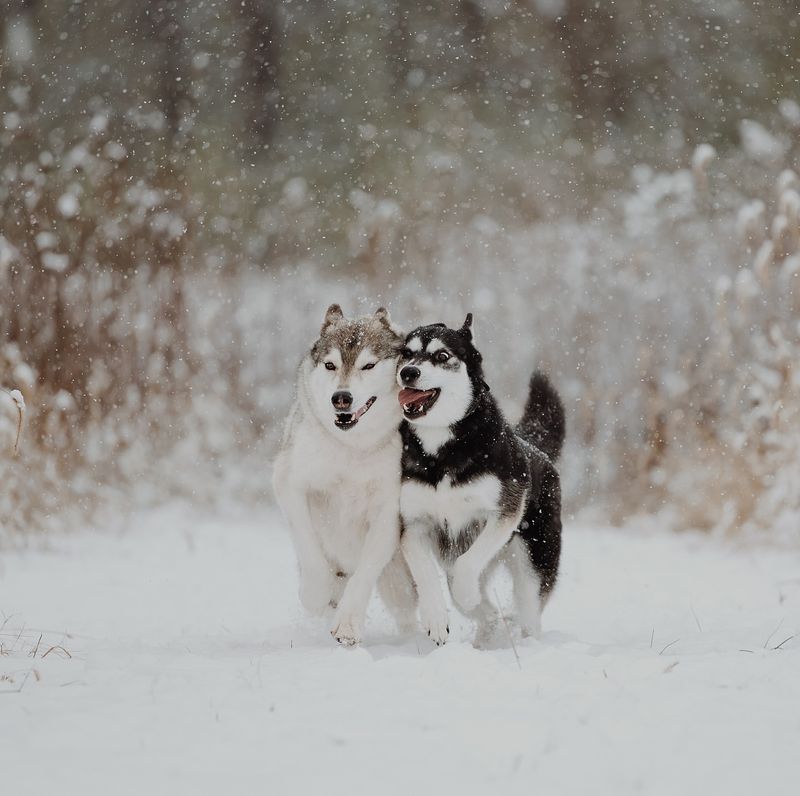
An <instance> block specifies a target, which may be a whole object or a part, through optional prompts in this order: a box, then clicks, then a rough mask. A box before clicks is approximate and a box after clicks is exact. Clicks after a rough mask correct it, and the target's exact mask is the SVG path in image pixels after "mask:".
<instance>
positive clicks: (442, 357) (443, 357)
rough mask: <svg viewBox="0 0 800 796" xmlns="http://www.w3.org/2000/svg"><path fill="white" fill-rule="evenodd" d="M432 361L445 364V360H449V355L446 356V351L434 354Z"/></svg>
mask: <svg viewBox="0 0 800 796" xmlns="http://www.w3.org/2000/svg"><path fill="white" fill-rule="evenodd" d="M434 359H435V360H436V361H437V362H447V360H448V359H450V354H448V353H447V351H445V350H444V349H443V350H441V351H437V352H436V356H434Z"/></svg>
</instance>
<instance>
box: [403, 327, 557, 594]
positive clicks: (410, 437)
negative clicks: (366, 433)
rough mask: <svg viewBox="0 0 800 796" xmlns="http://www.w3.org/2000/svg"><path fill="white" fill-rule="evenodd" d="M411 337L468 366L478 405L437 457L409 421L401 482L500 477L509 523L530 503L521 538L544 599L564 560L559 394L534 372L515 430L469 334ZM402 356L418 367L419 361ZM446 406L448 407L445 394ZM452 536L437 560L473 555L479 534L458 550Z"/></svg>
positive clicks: (440, 331) (434, 330)
mask: <svg viewBox="0 0 800 796" xmlns="http://www.w3.org/2000/svg"><path fill="white" fill-rule="evenodd" d="M412 337H419V338H420V339H421V340H422V341H423V343H427V342H429V340H430V339H432V338H439V339H441V340H442V341H443V342H444V343H445V345H447V347H448V348H449V349H450V350H451V352H453V353H454V354H456V356H458V357H459V358H460V359H461V360H462V361H464V362H465V363H466V364H467V368H468V373H469V377H470V381H471V383H472V394H473V401H472V404H471V406H470V408H469V410H468V411H467V414H466V415H465V417H463V418H462V419H461V420H459V421H458V422H457V423H455V424H453V425H452V426H451V427H450V431H451V434H452V436H451V438H450V439H449V440H448V441H447V442H445V444H444V445H443V446H442V447H441V448H440V449H439V450H438V451H437V452H436V454H434V455H431V454H429V453H427V452H426V451H425V449H424V448H423V446H422V443H421V442H420V440H419V438H418V437H417V435H416V433H415V431H414V425H413V423H410V422H408V421H407V420H404V421H403V423H402V425H401V427H400V433H401V437H402V441H403V458H402V468H403V480H404V481H408V480H416V481H420V482H422V483H426V484H429V485H431V486H433V487H435V486H436V485H437V484H439V482H441V481H442V480H443V479H445V478H447V479H449V481H450V482H451V483H452V485H453V486H457V485H459V484H465V483H468V482H470V481H472V480H474V479H477V478H480V477H481V476H484V475H494V476H495V477H497V478H498V479H499V481H500V482H501V485H502V490H501V496H500V507H499V508H500V511H501V514H502V515H505V516H510V515H513V514H515V513H516V511H517V510H518V509H519V508H520V502H521V501H522V500H523V499H524V498H526V496H527V499H526V505H525V507H524V510H523V515H522V520H521V521H520V523H519V526H518V528H517V531H516V533H517V534H519V536H520V537H521V538H522V540H523V542H524V543H525V547H526V548H527V550H528V554H529V558H530V563H531V566H532V567H533V569H534V570H535V571H536V572H538V574H539V576H540V578H541V593H542V595H543V596H546V595H548V594H549V593H550V591H551V590H552V588H553V586H554V585H555V581H556V576H557V574H558V562H559V558H560V553H561V486H560V481H559V477H558V472H557V471H556V468H555V460H556V458H557V457H558V454H559V453H560V451H561V445H562V443H563V440H564V410H563V406H562V404H561V400H560V399H559V397H558V393H557V392H556V391H555V389H554V388H553V386H552V385H551V384H550V382H549V381H548V380H547V378H546V377H545V376H544V375H543V374H540V373H535V374H534V375H533V377H532V379H531V386H530V391H529V395H528V402H527V404H526V407H525V413H524V415H523V417H522V420H521V421H520V423H519V425H518V426H517V428H516V429H515V428H512V426H511V425H510V424H509V423H508V422H507V421H506V419H505V417H504V416H503V413H502V412H501V410H500V407H499V406H498V404H497V402H496V401H495V399H494V396H493V395H492V394H491V392H490V391H489V388H488V385H487V384H486V382H485V381H484V374H483V367H482V358H481V355H480V353H479V352H478V351H477V349H476V348H475V347H474V346H473V344H472V336H471V334H469V335H467V334H465V333H464V331H463V330H454V329H449V328H447V327H444V326H443V324H436V325H432V326H426V327H421V328H419V329H415V330H414V331H413V332H410V333H409V334H408V335H407V337H406V342H408V341H409V340H411V338H412ZM404 356H407V358H408V359H410V360H413V354H404ZM420 356H421V355H420ZM440 400H447V397H446V395H442V397H441V398H440ZM446 530H447V529H439V533H438V539H437V541H438V545H439V553H440V555H441V556H442V558H443V559H445V560H448V559H449V560H450V561H451V562H452V560H454V558H455V557H457V556H458V555H461V554H462V553H463V552H464V550H466V549H468V548H469V546H470V545H471V543H472V541H474V538H475V536H477V534H478V533H479V532H480V530H481V528H479V527H477V526H472V525H471V526H469V527H468V528H465V529H464V530H463V534H462V535H463V537H464V538H463V539H459V540H457V541H456V542H455V543H454V541H453V540H452V539H451V538H450V536H449V534H447V533H446Z"/></svg>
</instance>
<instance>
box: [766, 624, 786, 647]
mask: <svg viewBox="0 0 800 796" xmlns="http://www.w3.org/2000/svg"><path fill="white" fill-rule="evenodd" d="M782 624H783V619H781V621H780V622H778V624H777V625H775V630H773V631H772V632H771V633H770V634H769V635H768V636H767V640H766V641H765V642H764V646H763V647H762V649H766V648H767V644H769V642H770V640H771V639H772V637H773V636H774V635H775V634H776V633H777V632H778V631H779V630H780V629H781V625H782Z"/></svg>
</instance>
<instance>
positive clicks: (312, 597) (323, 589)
mask: <svg viewBox="0 0 800 796" xmlns="http://www.w3.org/2000/svg"><path fill="white" fill-rule="evenodd" d="M335 598H336V578H335V577H334V575H333V574H332V573H331V572H327V571H320V572H315V573H313V574H312V573H309V574H307V575H304V574H301V575H300V602H301V603H302V604H303V608H305V609H306V611H308V612H309V613H310V614H313V615H314V616H321V615H322V614H324V613H325V611H326V610H327V609H328V607H329V606H330V605H331V603H332V602H333V601H335Z"/></svg>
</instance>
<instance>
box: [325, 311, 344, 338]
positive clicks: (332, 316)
mask: <svg viewBox="0 0 800 796" xmlns="http://www.w3.org/2000/svg"><path fill="white" fill-rule="evenodd" d="M342 318H344V313H343V312H342V308H341V307H340V306H339V305H338V304H331V306H330V307H328V311H327V312H326V313H325V320H324V321H323V322H322V329H321V330H320V334H325V330H326V329H327V328H328V327H329V326H332V325H333V324H334V323H336V322H337V321H340V320H342Z"/></svg>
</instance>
